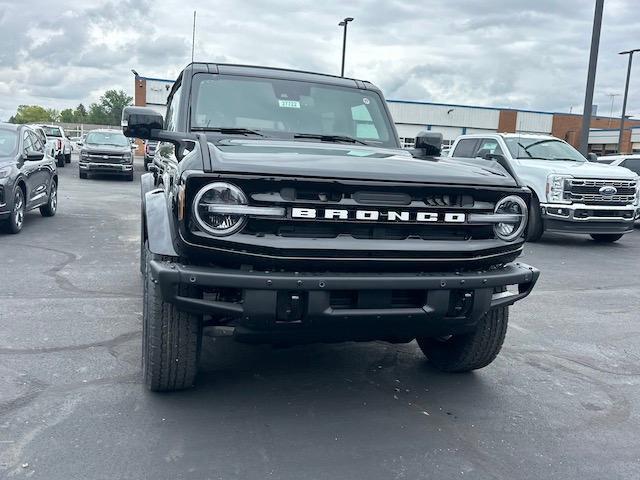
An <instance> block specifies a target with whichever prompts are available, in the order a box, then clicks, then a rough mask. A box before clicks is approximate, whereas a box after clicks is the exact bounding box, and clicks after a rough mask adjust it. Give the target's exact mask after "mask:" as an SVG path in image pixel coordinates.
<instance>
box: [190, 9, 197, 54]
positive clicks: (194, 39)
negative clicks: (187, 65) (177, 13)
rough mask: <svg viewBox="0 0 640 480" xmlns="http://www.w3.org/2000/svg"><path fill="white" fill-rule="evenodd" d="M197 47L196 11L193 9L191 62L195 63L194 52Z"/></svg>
mask: <svg viewBox="0 0 640 480" xmlns="http://www.w3.org/2000/svg"><path fill="white" fill-rule="evenodd" d="M195 49H196V11H195V10H194V11H193V34H192V36H191V63H193V54H194V51H195Z"/></svg>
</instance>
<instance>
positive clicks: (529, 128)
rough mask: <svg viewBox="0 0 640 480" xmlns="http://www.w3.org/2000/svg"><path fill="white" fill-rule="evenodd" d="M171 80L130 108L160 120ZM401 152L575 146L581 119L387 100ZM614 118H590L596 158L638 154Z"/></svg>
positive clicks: (637, 131)
mask: <svg viewBox="0 0 640 480" xmlns="http://www.w3.org/2000/svg"><path fill="white" fill-rule="evenodd" d="M172 85H173V80H166V79H160V78H148V77H141V76H136V78H135V96H134V103H135V105H138V106H148V107H151V108H153V109H155V110H157V111H158V112H161V113H162V114H163V115H164V114H165V109H166V100H167V95H168V94H169V92H170V90H171V86H172ZM387 104H388V105H389V110H390V111H391V114H392V116H393V119H394V122H395V124H396V128H397V130H398V136H399V137H400V141H401V143H402V146H403V147H405V148H410V147H412V146H413V145H414V143H415V138H416V136H417V134H418V133H419V132H421V131H424V130H428V131H432V132H439V133H442V136H443V139H444V144H445V145H450V144H452V143H453V141H454V140H455V139H456V137H457V136H458V135H463V134H471V133H480V134H482V133H495V132H511V133H541V134H547V135H553V136H554V137H558V138H561V139H563V140H566V141H567V142H569V143H570V144H572V145H573V146H575V147H578V145H579V143H580V128H581V124H582V115H579V114H571V113H558V112H541V111H534V110H518V109H513V108H494V107H478V106H470V105H455V104H444V103H433V102H414V101H407V100H387ZM619 128H620V119H619V118H610V117H602V116H594V117H593V118H592V119H591V129H590V132H589V149H590V151H592V152H595V153H597V154H606V153H615V152H618V151H620V152H623V153H630V152H637V153H640V120H627V121H625V131H624V135H623V138H622V145H621V148H620V149H619V148H618V135H619V130H618V129H619Z"/></svg>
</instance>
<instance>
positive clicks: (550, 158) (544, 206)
mask: <svg viewBox="0 0 640 480" xmlns="http://www.w3.org/2000/svg"><path fill="white" fill-rule="evenodd" d="M449 155H450V156H451V157H455V158H462V159H470V160H473V161H474V162H499V163H501V164H502V165H503V166H504V167H505V168H507V169H508V170H509V169H510V170H512V171H513V172H514V173H515V174H516V175H517V176H518V177H519V178H520V180H521V181H522V182H523V183H524V184H525V185H527V186H528V187H529V188H530V189H531V190H532V191H533V193H534V195H533V198H532V205H531V209H530V212H529V230H528V236H527V238H528V240H530V241H536V240H539V239H540V237H542V235H543V233H544V232H545V231H549V232H565V233H583V234H589V235H591V237H592V238H593V239H594V240H595V241H598V242H615V241H616V240H618V239H620V238H621V237H622V235H624V234H625V233H629V232H632V231H633V228H634V220H636V219H637V218H638V217H639V216H640V209H639V207H638V200H639V196H640V191H639V188H640V187H639V185H638V183H639V182H638V177H637V175H636V174H635V173H634V172H632V171H630V170H628V169H626V168H622V167H612V166H609V165H603V164H599V163H595V162H591V161H588V160H587V159H586V158H585V157H584V156H582V155H581V154H580V153H579V152H578V151H577V150H576V149H575V148H573V147H572V146H571V145H569V144H568V143H566V142H564V141H562V140H560V139H558V138H555V137H552V136H549V135H536V134H517V133H497V134H474V135H461V136H460V137H458V138H457V139H456V141H455V143H454V144H453V147H452V148H451V152H450V154H449Z"/></svg>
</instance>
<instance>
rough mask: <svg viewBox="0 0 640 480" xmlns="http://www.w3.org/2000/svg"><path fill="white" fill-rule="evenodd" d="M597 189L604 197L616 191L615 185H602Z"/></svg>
mask: <svg viewBox="0 0 640 480" xmlns="http://www.w3.org/2000/svg"><path fill="white" fill-rule="evenodd" d="M598 191H599V192H600V195H603V196H605V197H612V196H614V195H615V194H616V193H618V189H617V188H616V187H611V186H608V187H602V188H600V190H598Z"/></svg>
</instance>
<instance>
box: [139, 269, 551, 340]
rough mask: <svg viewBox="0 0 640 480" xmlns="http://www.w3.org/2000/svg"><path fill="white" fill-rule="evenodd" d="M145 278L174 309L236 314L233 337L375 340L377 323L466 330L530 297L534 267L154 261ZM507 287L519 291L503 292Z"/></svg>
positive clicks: (403, 328) (411, 329)
mask: <svg viewBox="0 0 640 480" xmlns="http://www.w3.org/2000/svg"><path fill="white" fill-rule="evenodd" d="M151 275H152V278H153V279H154V281H157V282H158V284H159V285H160V288H161V291H162V296H163V300H164V301H165V302H169V303H172V304H174V305H175V306H176V307H177V308H178V309H181V310H185V311H189V312H193V313H197V314H208V315H213V316H217V317H224V318H231V319H236V323H235V325H236V331H237V332H236V336H237V334H238V332H242V331H243V330H246V331H247V332H249V331H251V332H256V331H261V332H267V331H270V330H274V329H275V330H278V329H289V330H290V329H291V328H297V329H303V330H307V333H310V332H311V331H313V330H320V331H322V330H324V331H331V330H334V331H335V329H338V330H340V329H342V328H344V327H345V326H347V325H349V326H350V327H354V328H356V329H358V328H360V329H365V330H370V331H371V332H370V333H371V335H372V336H378V337H379V335H380V333H379V332H378V333H374V331H375V330H376V328H377V327H380V329H382V330H384V329H385V327H386V330H387V331H389V332H396V333H398V332H400V333H401V334H404V335H408V336H412V335H413V336H415V335H418V334H421V333H422V334H425V333H426V332H427V331H429V332H435V331H439V330H442V331H443V332H446V331H449V332H451V333H453V331H454V330H457V329H464V328H466V329H469V327H470V325H473V324H474V323H475V322H476V321H477V320H478V319H480V318H481V317H482V316H483V315H484V314H485V313H487V312H488V311H489V310H490V309H492V308H497V307H504V306H508V305H511V304H513V303H515V302H517V301H518V300H521V299H522V298H524V297H526V296H527V295H529V293H531V290H532V289H533V287H534V285H535V283H536V281H537V280H538V277H539V275H540V272H539V270H537V269H536V268H534V267H530V266H529V265H525V264H522V263H511V264H508V265H506V266H504V267H502V268H499V269H496V270H487V271H483V272H465V273H459V274H456V273H439V274H438V273H423V274H376V273H369V274H295V273H267V272H243V271H239V270H229V269H222V268H212V267H199V266H191V265H182V264H178V263H172V262H166V261H159V260H152V261H151ZM179 285H191V286H194V287H197V288H199V289H204V290H207V291H215V290H216V289H218V288H219V289H226V290H229V289H234V290H236V291H238V292H240V294H241V295H240V296H241V298H242V300H241V301H238V302H228V301H220V300H216V299H209V298H195V297H189V296H184V295H180V294H179V293H178V292H179V291H180V290H179V289H178V286H179ZM507 286H516V287H517V288H515V289H514V288H512V289H511V290H506V289H505V288H504V287H507ZM502 290H504V291H502ZM183 291H184V290H183ZM392 291H394V292H398V291H412V292H420V294H421V295H423V296H420V297H418V298H420V299H423V300H424V301H422V300H419V301H418V304H415V302H414V304H412V305H410V306H406V305H403V306H401V307H398V306H393V307H392V306H389V305H385V304H384V301H380V299H381V298H383V299H384V298H390V292H392ZM336 292H352V293H353V292H355V294H356V295H357V297H358V298H359V299H364V301H362V302H361V301H357V302H356V303H355V305H346V306H345V305H339V306H336V305H335V304H333V302H332V298H333V297H332V294H334V293H336ZM385 294H389V295H385ZM459 298H467V299H470V301H469V302H468V303H466V304H465V305H464V308H462V307H460V308H459V309H456V308H458V307H456V306H455V302H456V299H459ZM283 299H284V300H285V301H284V302H283ZM283 303H284V305H283ZM283 311H285V312H286V314H284V315H283V313H282V312H283ZM283 318H284V321H283ZM434 321H435V322H434ZM443 321H444V322H443ZM301 327H302V328H301ZM319 336H326V335H319ZM365 336H366V335H365ZM348 337H349V338H352V337H353V338H355V337H357V335H356V336H354V335H349V336H348Z"/></svg>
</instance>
